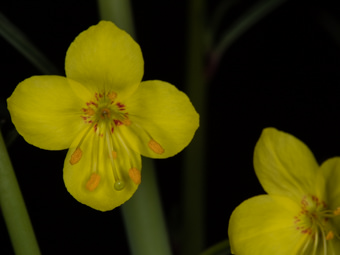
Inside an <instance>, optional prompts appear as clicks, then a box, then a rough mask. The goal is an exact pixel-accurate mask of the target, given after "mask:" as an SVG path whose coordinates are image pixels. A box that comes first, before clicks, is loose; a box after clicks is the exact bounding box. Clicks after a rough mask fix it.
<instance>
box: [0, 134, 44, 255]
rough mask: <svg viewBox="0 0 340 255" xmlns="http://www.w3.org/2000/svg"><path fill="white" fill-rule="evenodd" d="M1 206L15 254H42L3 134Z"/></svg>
mask: <svg viewBox="0 0 340 255" xmlns="http://www.w3.org/2000/svg"><path fill="white" fill-rule="evenodd" d="M0 206H1V210H2V214H3V216H4V219H5V222H6V226H7V229H8V233H9V236H10V238H11V242H12V245H13V248H14V251H15V254H16V255H29V254H32V255H38V254H40V251H39V247H38V243H37V241H36V238H35V235H34V231H33V228H32V225H31V222H30V219H29V216H28V213H27V210H26V207H25V203H24V200H23V198H22V195H21V191H20V188H19V185H18V182H17V179H16V177H15V173H14V170H13V167H12V164H11V161H10V159H9V156H8V153H7V150H6V146H5V144H4V140H3V138H2V135H1V133H0Z"/></svg>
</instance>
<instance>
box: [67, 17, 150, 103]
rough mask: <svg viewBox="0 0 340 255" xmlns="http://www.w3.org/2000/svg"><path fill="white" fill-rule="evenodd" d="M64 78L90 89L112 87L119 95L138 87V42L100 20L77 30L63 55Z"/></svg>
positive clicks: (141, 63) (141, 68)
mask: <svg viewBox="0 0 340 255" xmlns="http://www.w3.org/2000/svg"><path fill="white" fill-rule="evenodd" d="M65 71H66V76H67V77H68V78H71V79H74V80H76V81H78V82H79V83H81V84H83V85H84V86H87V87H88V88H89V90H90V91H92V92H93V93H94V92H103V91H108V92H109V91H113V92H115V93H117V94H118V95H119V96H120V97H121V98H125V97H127V96H128V95H129V94H131V93H133V91H134V90H135V89H136V88H137V87H138V85H139V83H140V81H141V79H142V76H143V72H144V61H143V56H142V53H141V50H140V47H139V45H138V44H137V43H136V42H135V41H134V40H133V39H132V38H131V37H130V35H128V34H127V33H126V32H125V31H123V30H121V29H119V28H118V27H117V26H116V25H114V24H113V23H112V22H109V21H101V22H99V24H97V25H95V26H91V27H90V28H89V29H87V30H85V31H84V32H82V33H80V34H79V35H78V36H77V38H76V39H75V40H74V42H73V43H72V44H71V45H70V47H69V49H68V51H67V54H66V59H65Z"/></svg>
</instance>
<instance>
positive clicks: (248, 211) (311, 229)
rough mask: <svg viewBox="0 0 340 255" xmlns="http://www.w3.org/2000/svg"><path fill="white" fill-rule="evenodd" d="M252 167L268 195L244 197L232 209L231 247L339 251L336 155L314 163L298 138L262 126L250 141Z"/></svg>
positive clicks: (251, 254)
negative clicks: (251, 145) (252, 142)
mask: <svg viewBox="0 0 340 255" xmlns="http://www.w3.org/2000/svg"><path fill="white" fill-rule="evenodd" d="M254 167H255V172H256V175H257V177H258V179H259V181H260V183H261V185H262V187H263V188H264V190H265V191H266V192H267V193H268V195H260V196H256V197H253V198H250V199H248V200H246V201H244V202H243V203H242V204H241V205H239V206H238V207H237V208H236V209H235V210H234V212H233V213H232V215H231V218H230V221H229V239H230V245H231V249H232V252H233V253H234V254H236V255H337V254H339V253H340V236H339V234H340V216H339V215H340V157H334V158H331V159H328V160H326V161H325V162H324V163H323V164H322V165H321V166H319V165H318V163H317V162H316V160H315V158H314V156H313V154H312V152H311V151H310V150H309V149H308V147H307V146H306V145H305V144H304V143H302V142H301V141H300V140H298V139H297V138H295V137H294V136H292V135H289V134H287V133H284V132H280V131H278V130H276V129H274V128H266V129H264V130H263V132H262V135H261V137H260V139H259V141H258V142H257V144H256V147H255V151H254Z"/></svg>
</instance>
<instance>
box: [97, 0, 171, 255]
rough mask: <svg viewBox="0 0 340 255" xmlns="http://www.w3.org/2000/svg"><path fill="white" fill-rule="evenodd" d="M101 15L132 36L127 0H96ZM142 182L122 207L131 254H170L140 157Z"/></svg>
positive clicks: (152, 182) (149, 166)
mask: <svg viewBox="0 0 340 255" xmlns="http://www.w3.org/2000/svg"><path fill="white" fill-rule="evenodd" d="M98 4H99V11H100V16H101V18H102V19H105V20H111V21H113V22H114V23H115V24H116V25H117V26H119V27H120V28H122V29H124V30H125V31H127V32H128V33H129V34H130V35H131V36H132V37H135V32H134V27H133V19H132V17H133V15H132V12H131V5H130V1H128V0H98ZM142 163H143V171H142V183H141V185H140V187H139V188H138V190H137V191H136V193H135V194H134V195H133V197H132V198H131V199H130V200H129V201H127V202H126V203H125V204H123V205H122V206H121V208H122V212H123V218H124V223H125V228H126V232H127V235H128V239H129V244H130V249H131V254H133V255H170V254H171V248H170V244H169V238H168V234H167V229H166V224H165V220H164V216H163V211H162V207H161V201H160V197H159V192H158V187H157V180H156V176H155V169H154V165H153V162H152V160H151V159H146V158H143V162H142Z"/></svg>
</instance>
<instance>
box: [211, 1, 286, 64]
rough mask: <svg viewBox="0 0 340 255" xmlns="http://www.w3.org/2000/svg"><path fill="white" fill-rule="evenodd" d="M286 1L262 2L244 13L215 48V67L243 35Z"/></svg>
mask: <svg viewBox="0 0 340 255" xmlns="http://www.w3.org/2000/svg"><path fill="white" fill-rule="evenodd" d="M286 1H287V0H261V1H259V2H257V3H256V4H254V5H253V6H252V7H251V8H249V9H248V10H247V11H246V12H244V13H243V15H242V16H241V17H240V18H239V19H238V20H236V22H235V23H234V24H232V26H231V27H230V28H229V29H228V30H226V31H225V32H224V33H223V35H222V37H221V38H222V39H221V40H220V41H219V42H218V44H217V45H216V47H215V48H214V50H213V52H212V56H213V58H214V61H215V64H214V65H215V66H216V65H217V64H218V62H219V61H220V59H221V57H222V55H223V54H224V52H225V51H226V50H227V49H228V48H229V47H230V46H231V45H232V44H233V43H234V42H235V41H236V40H237V39H238V38H239V37H240V36H241V35H243V34H244V33H245V32H246V31H247V30H248V29H249V28H251V27H252V26H253V25H255V24H257V22H258V21H260V20H261V19H262V18H264V17H266V16H267V15H268V14H269V13H271V12H272V11H273V10H275V9H276V8H278V7H279V6H281V4H283V3H284V2H286Z"/></svg>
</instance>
